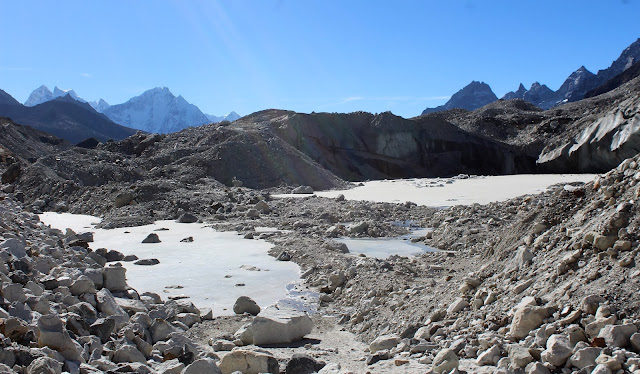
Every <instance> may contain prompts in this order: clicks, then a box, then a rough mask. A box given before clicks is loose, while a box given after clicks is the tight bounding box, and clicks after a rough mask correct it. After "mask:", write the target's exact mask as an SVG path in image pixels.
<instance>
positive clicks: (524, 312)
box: [509, 305, 548, 339]
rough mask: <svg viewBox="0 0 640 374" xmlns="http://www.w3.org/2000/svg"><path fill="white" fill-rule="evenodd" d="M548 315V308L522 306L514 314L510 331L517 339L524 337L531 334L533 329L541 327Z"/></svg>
mask: <svg viewBox="0 0 640 374" xmlns="http://www.w3.org/2000/svg"><path fill="white" fill-rule="evenodd" d="M547 316H548V311H547V309H546V308H542V307H538V306H532V305H524V306H521V307H519V308H518V309H517V310H516V312H515V314H514V315H513V321H512V322H511V329H510V331H509V333H510V334H511V336H512V337H514V338H516V339H522V338H524V337H525V336H527V335H529V332H530V331H531V330H533V329H535V328H538V327H540V325H541V324H542V321H543V320H544V319H545V318H546V317H547Z"/></svg>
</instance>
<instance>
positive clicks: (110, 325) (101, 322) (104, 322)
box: [89, 318, 116, 343]
mask: <svg viewBox="0 0 640 374" xmlns="http://www.w3.org/2000/svg"><path fill="white" fill-rule="evenodd" d="M115 328H116V321H115V320H114V319H113V318H98V319H97V320H96V321H95V322H94V323H92V324H91V326H89V329H90V332H91V334H92V335H95V336H97V337H98V338H100V341H101V342H102V343H106V342H108V341H109V338H110V337H111V334H112V333H113V332H114V330H115Z"/></svg>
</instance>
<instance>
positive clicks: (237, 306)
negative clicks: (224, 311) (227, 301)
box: [233, 296, 260, 316]
mask: <svg viewBox="0 0 640 374" xmlns="http://www.w3.org/2000/svg"><path fill="white" fill-rule="evenodd" d="M233 312H234V313H235V314H243V313H249V314H251V315H254V316H257V315H258V313H260V306H259V305H258V304H256V302H255V301H253V299H252V298H250V297H248V296H240V297H239V298H238V300H236V302H235V303H234V304H233Z"/></svg>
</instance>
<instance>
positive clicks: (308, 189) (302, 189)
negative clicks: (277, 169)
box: [291, 186, 313, 194]
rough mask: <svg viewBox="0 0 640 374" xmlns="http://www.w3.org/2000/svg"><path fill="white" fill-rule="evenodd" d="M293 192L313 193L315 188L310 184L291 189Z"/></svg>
mask: <svg viewBox="0 0 640 374" xmlns="http://www.w3.org/2000/svg"><path fill="white" fill-rule="evenodd" d="M291 193H292V194H312V193H313V188H311V187H309V186H299V187H296V188H294V189H293V190H291Z"/></svg>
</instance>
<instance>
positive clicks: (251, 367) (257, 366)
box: [220, 349, 280, 374]
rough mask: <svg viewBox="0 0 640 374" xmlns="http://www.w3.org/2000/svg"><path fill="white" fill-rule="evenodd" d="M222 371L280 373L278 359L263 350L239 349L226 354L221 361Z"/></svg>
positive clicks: (250, 373) (225, 373) (254, 373)
mask: <svg viewBox="0 0 640 374" xmlns="http://www.w3.org/2000/svg"><path fill="white" fill-rule="evenodd" d="M220 371H221V372H222V373H224V374H227V373H233V372H236V371H239V372H242V373H243V374H258V373H276V374H277V373H279V372H280V371H279V366H278V360H276V359H275V358H274V357H273V356H271V355H268V354H266V353H263V352H256V351H251V350H247V349H237V350H234V351H232V352H231V353H229V354H227V355H225V356H224V357H223V358H222V361H220Z"/></svg>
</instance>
